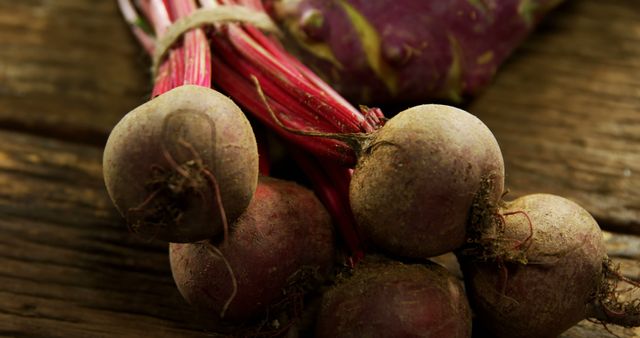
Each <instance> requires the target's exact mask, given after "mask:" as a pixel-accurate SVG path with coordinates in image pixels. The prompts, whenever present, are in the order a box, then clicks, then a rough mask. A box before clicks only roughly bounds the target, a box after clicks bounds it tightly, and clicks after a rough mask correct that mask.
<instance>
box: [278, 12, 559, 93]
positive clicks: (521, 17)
mask: <svg viewBox="0 0 640 338" xmlns="http://www.w3.org/2000/svg"><path fill="white" fill-rule="evenodd" d="M270 2H273V3H274V4H273V8H274V10H273V16H274V17H275V19H276V20H277V21H279V22H280V24H281V26H283V27H284V28H285V30H286V31H287V32H288V33H289V39H288V40H287V41H286V42H287V43H286V45H287V46H288V47H289V49H290V50H291V51H292V52H294V53H295V54H298V55H299V56H300V57H301V59H302V60H303V61H304V63H305V64H307V65H308V66H310V68H312V69H314V70H315V71H316V72H317V73H318V74H319V75H321V76H322V77H323V78H324V79H325V80H326V81H327V82H328V83H329V84H331V85H332V86H333V87H334V88H335V89H337V90H338V92H340V93H341V94H343V95H344V96H346V97H347V98H348V99H350V100H353V101H355V102H357V103H367V104H370V103H376V104H380V103H388V102H407V101H413V102H425V101H429V100H433V99H448V100H453V101H456V102H457V101H459V100H460V99H461V98H462V97H465V96H470V95H473V94H475V93H477V92H478V91H479V90H480V89H481V88H482V87H484V86H486V85H487V84H488V83H489V82H490V80H491V79H492V77H493V75H494V73H495V72H496V70H497V69H498V67H499V66H500V65H501V64H502V62H503V61H504V60H505V59H506V58H507V57H508V56H509V55H510V54H511V52H512V51H513V50H514V49H515V48H516V47H517V46H518V45H519V44H520V43H521V42H522V41H523V40H524V38H525V37H526V36H527V35H528V34H529V32H531V31H532V30H533V28H534V27H535V24H536V23H537V22H538V21H539V20H540V18H542V16H543V15H544V14H545V13H547V12H548V11H550V10H551V9H552V8H554V7H555V6H556V5H557V4H559V3H560V2H561V0H533V1H520V0H494V1H466V0H454V1H452V0H449V1H441V0H419V1H416V0H393V1H390V0H279V1H278V0H271V1H270Z"/></svg>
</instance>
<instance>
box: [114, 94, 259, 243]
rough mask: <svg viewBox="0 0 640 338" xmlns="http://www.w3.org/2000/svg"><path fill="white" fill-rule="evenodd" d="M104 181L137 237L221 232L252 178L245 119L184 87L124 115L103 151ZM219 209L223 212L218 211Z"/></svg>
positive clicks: (252, 185) (248, 193)
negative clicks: (224, 217)
mask: <svg viewBox="0 0 640 338" xmlns="http://www.w3.org/2000/svg"><path fill="white" fill-rule="evenodd" d="M103 168H104V169H103V172H104V180H105V184H106V187H107V191H108V192H109V196H110V197H111V199H112V201H113V203H114V204H115V206H116V208H117V209H118V210H119V211H120V213H121V214H122V215H123V216H124V217H125V218H126V219H127V222H128V223H129V226H130V228H131V229H132V231H133V232H135V233H136V234H139V235H140V236H142V237H146V238H150V237H153V238H159V239H162V240H166V241H170V242H191V241H197V240H203V239H207V238H211V237H215V236H218V235H220V234H221V233H223V231H224V223H225V222H224V220H223V217H222V216H223V214H224V215H225V216H226V218H227V220H228V222H232V221H233V220H235V219H236V218H237V217H238V216H240V214H241V213H242V212H243V211H244V209H245V208H246V207H247V205H249V201H250V200H251V197H252V196H253V193H254V191H255V189H256V184H257V180H258V153H257V146H256V140H255V137H254V135H253V131H252V129H251V125H250V124H249V121H248V120H247V118H246V117H245V116H244V114H243V113H242V111H241V110H240V108H238V106H237V105H236V104H235V103H233V101H231V100H230V99H229V98H227V97H226V96H224V95H222V94H220V93H218V92H217V91H214V90H212V89H210V88H205V87H199V86H193V85H186V86H181V87H178V88H175V89H173V90H171V91H169V92H167V93H164V94H162V95H160V96H158V97H156V98H154V99H152V100H150V101H148V102H146V103H144V104H143V105H141V106H139V107H137V108H136V109H134V110H132V111H131V112H129V113H128V114H127V115H125V116H124V117H123V118H122V120H120V122H118V124H117V125H116V126H115V127H114V128H113V130H112V131H111V134H110V135H109V139H108V141H107V144H106V146H105V150H104V158H103ZM222 210H223V211H222Z"/></svg>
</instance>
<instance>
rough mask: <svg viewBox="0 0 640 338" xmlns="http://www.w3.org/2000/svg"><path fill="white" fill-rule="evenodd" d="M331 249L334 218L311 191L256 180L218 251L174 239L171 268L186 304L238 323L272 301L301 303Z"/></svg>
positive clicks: (325, 266) (327, 267)
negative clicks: (247, 205) (246, 203)
mask: <svg viewBox="0 0 640 338" xmlns="http://www.w3.org/2000/svg"><path fill="white" fill-rule="evenodd" d="M334 250H335V247H334V238H333V228H332V224H331V218H330V216H329V214H328V213H327V211H326V210H325V209H324V207H323V206H322V204H321V203H320V201H318V199H317V198H316V197H315V195H314V194H313V192H311V191H309V190H307V189H305V188H303V187H301V186H298V185H296V184H294V183H290V182H286V181H281V180H276V179H270V178H265V177H261V178H260V182H259V184H258V188H257V190H256V193H255V195H254V198H253V200H252V201H251V204H250V205H249V207H248V208H247V210H246V211H245V213H244V214H242V216H240V218H239V219H238V220H237V222H236V223H235V224H234V225H233V226H232V230H231V233H230V236H229V238H228V239H227V240H226V241H225V242H224V243H222V244H220V245H218V249H217V250H216V252H214V251H211V250H210V247H209V246H208V245H207V244H203V243H193V244H174V243H172V244H171V246H170V258H171V270H172V272H173V277H174V280H175V282H176V285H177V286H178V289H179V290H180V293H181V294H182V295H183V296H184V298H185V299H186V300H187V301H188V302H189V303H190V304H192V305H194V306H197V307H199V308H202V309H204V310H207V311H210V312H213V313H215V315H220V316H222V317H223V318H224V319H225V320H226V321H228V322H240V321H244V320H248V319H250V318H252V317H257V316H260V315H263V314H264V312H265V311H266V310H268V309H269V310H273V309H271V307H272V306H274V304H275V303H277V302H284V303H295V302H299V301H300V299H301V295H302V293H303V292H304V291H305V290H304V289H305V288H306V287H307V286H309V285H311V284H313V283H314V282H315V281H317V280H320V279H322V277H324V276H326V274H327V273H328V272H329V270H330V268H331V265H332V263H333V261H334ZM218 251H219V252H218ZM227 263H228V266H227ZM230 270H231V271H233V273H231V272H230ZM234 283H235V284H236V285H237V288H236V287H234ZM290 305H291V304H290ZM294 305H295V304H294ZM292 306H293V305H292ZM271 313H273V311H271Z"/></svg>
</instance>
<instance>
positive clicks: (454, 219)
mask: <svg viewBox="0 0 640 338" xmlns="http://www.w3.org/2000/svg"><path fill="white" fill-rule="evenodd" d="M557 2H558V1H542V0H540V1H515V0H494V1H448V2H442V1H428V0H425V1H422V2H420V1H409V0H406V1H382V0H372V1H364V0H360V1H357V0H334V1H319V0H309V1H304V0H301V1H300V0H298V1H296V0H293V1H292V0H289V1H284V0H283V1H265V3H262V2H261V1H259V0H222V1H220V2H217V1H215V0H208V1H205V0H202V1H200V2H199V6H198V5H196V3H195V1H194V0H139V1H135V4H133V3H132V2H131V1H128V0H119V5H120V7H121V9H122V13H123V15H124V17H125V19H126V20H127V21H128V22H129V23H130V24H131V27H132V30H133V32H134V34H135V36H136V37H137V38H138V40H139V41H140V43H141V44H142V46H143V47H144V48H145V49H146V50H147V51H148V52H149V54H150V55H152V57H153V67H152V73H153V81H154V88H153V93H152V99H151V100H150V101H148V102H147V103H145V104H143V105H141V106H140V107H138V108H136V109H134V110H133V111H131V112H129V113H128V114H127V115H126V116H124V118H123V119H122V120H121V121H120V122H119V123H118V124H117V125H116V126H115V127H114V129H113V131H112V133H111V135H110V137H109V140H108V142H107V145H106V148H105V151H104V163H103V164H104V177H105V182H106V186H107V189H108V192H109V195H110V196H111V198H112V200H113V202H114V204H115V206H116V207H117V209H118V210H119V211H120V213H121V214H122V215H123V216H124V217H125V218H126V220H127V224H128V225H129V228H130V231H132V232H133V233H135V234H137V235H139V236H141V237H144V238H157V239H161V240H164V241H167V242H170V243H171V244H170V246H169V251H170V260H171V268H172V272H173V277H174V279H175V282H176V284H177V286H178V289H179V290H180V293H181V294H182V295H183V296H184V298H185V299H186V300H187V301H188V302H189V303H190V304H192V305H194V306H196V307H198V308H200V309H202V311H205V312H207V313H209V314H210V315H211V320H212V321H214V322H215V323H216V325H217V327H218V330H217V331H219V332H223V333H228V334H232V335H240V336H288V337H293V336H316V337H409V336H410V337H470V336H471V335H472V318H475V319H477V320H475V321H474V322H476V323H479V325H482V326H483V327H484V330H486V331H487V332H490V333H491V335H493V336H496V337H555V336H557V335H558V334H560V333H561V332H563V331H564V330H566V329H568V328H569V327H571V326H572V325H574V324H575V323H577V322H578V321H580V320H582V319H584V318H594V319H595V320H598V321H602V322H609V323H614V324H619V325H625V326H636V325H640V303H639V302H638V301H628V302H623V301H621V300H620V299H619V298H618V291H617V289H616V286H617V283H618V282H620V281H624V282H628V283H631V284H634V283H635V282H633V281H630V280H627V279H625V278H624V277H623V276H621V274H619V273H618V272H617V270H616V268H615V267H614V266H612V264H611V262H610V261H609V259H608V258H607V255H606V251H605V248H604V244H603V236H602V233H601V231H600V229H599V227H598V225H597V223H596V222H595V221H594V219H593V218H592V217H591V216H590V215H589V213H588V212H586V211H585V210H584V209H582V208H581V207H580V206H578V205H577V204H575V203H573V202H571V201H569V200H567V199H564V198H561V197H558V196H553V195H546V194H535V195H528V196H523V197H520V198H518V199H516V200H514V201H510V202H507V201H504V200H503V196H504V193H505V189H504V176H505V173H504V163H503V158H502V154H501V152H500V148H499V146H498V142H497V141H496V139H495V138H494V136H493V134H492V133H491V131H490V130H489V129H488V128H487V127H486V126H485V125H484V124H483V123H482V121H480V120H479V119H478V118H476V117H475V116H473V115H471V114H469V113H467V112H465V111H463V110H461V109H458V108H454V107H452V106H448V105H441V104H424V105H418V106H414V107H412V108H409V109H405V110H403V111H401V112H399V113H397V114H395V116H394V117H393V118H391V119H387V118H385V116H384V115H383V113H382V111H381V110H380V109H377V108H369V107H365V106H360V107H359V109H356V108H354V107H353V106H351V105H350V104H349V103H348V101H347V100H346V99H344V98H342V97H341V96H340V95H339V94H338V93H337V92H336V91H334V89H332V87H330V86H329V85H328V84H326V83H325V82H324V80H323V79H321V77H319V76H317V75H315V74H314V73H313V72H312V71H311V70H309V69H308V68H307V67H306V66H304V65H303V64H302V63H301V62H300V61H298V59H296V58H295V57H293V56H292V55H291V54H289V53H288V52H287V51H286V50H285V49H284V48H283V47H282V45H281V44H280V42H279V40H278V38H281V39H282V40H286V41H289V42H292V44H297V46H296V47H292V48H293V49H294V50H297V51H298V52H300V53H302V55H304V53H307V56H309V55H310V56H311V57H316V58H317V60H316V61H308V62H309V63H310V64H314V69H318V71H319V72H322V73H323V75H324V76H323V77H324V78H326V79H331V77H332V76H331V75H327V74H331V73H333V74H335V73H338V74H342V75H338V76H337V78H336V79H334V80H336V81H333V83H334V84H335V85H336V88H339V89H340V90H341V91H342V92H345V93H347V95H349V97H350V98H352V99H354V98H355V99H357V100H363V101H361V102H365V101H364V100H366V101H367V102H373V101H376V100H380V101H383V100H387V101H392V102H399V101H402V100H403V98H404V99H406V100H411V101H414V100H430V99H442V98H448V99H451V100H456V99H462V98H463V97H465V96H468V95H471V94H473V93H474V92H475V91H476V90H477V89H478V88H480V87H481V86H482V85H484V84H486V83H487V82H488V81H489V79H490V77H491V75H492V74H493V72H494V71H495V70H496V68H497V66H498V65H499V64H500V63H501V62H502V61H503V60H504V59H505V58H506V57H507V55H508V54H509V53H510V52H511V50H512V49H513V48H514V47H515V46H516V45H517V43H519V42H520V40H522V38H523V37H524V36H525V35H526V33H527V32H529V31H530V30H531V28H532V27H533V25H534V24H535V22H536V21H537V20H538V19H539V18H540V17H541V16H542V14H543V13H544V12H545V11H547V10H548V9H550V8H551V7H553V6H554V5H555V4H556V3H557ZM416 3H419V4H416ZM385 11H388V12H387V14H386V16H384V15H383V14H384V13H385ZM394 13H395V14H394ZM269 14H271V15H272V16H273V17H275V18H276V19H277V21H278V22H279V23H281V25H280V27H285V28H286V32H284V33H283V32H282V31H280V29H279V28H278V25H277V24H275V23H274V22H273V21H272V19H271V17H270V16H269ZM375 15H377V16H378V17H379V18H383V19H380V20H377V21H375V20H372V19H371V17H372V16H375ZM394 15H400V16H403V17H406V19H402V20H398V17H396V18H395V19H394V20H395V22H394V20H392V19H393V18H394ZM465 23H466V24H465ZM447 25H448V26H447ZM416 27H421V28H420V29H416ZM425 27H426V28H425ZM438 32H439V33H438ZM487 37H493V39H494V40H491V39H488V38H487ZM483 39H484V40H485V41H482V40H483ZM496 39H497V40H496ZM480 42H483V43H484V44H481V43H480ZM350 46H352V47H353V48H351V49H350V48H349V47H350ZM314 62H317V64H316V63H314ZM212 81H213V83H212ZM356 81H361V83H362V84H361V85H360V86H358V85H357V84H356ZM221 93H224V94H221ZM403 93H406V96H403ZM227 95H228V96H227ZM236 103H238V104H239V105H240V106H241V107H242V108H243V110H244V112H246V113H248V114H249V116H248V117H247V116H245V115H244V113H243V110H241V109H240V108H239V107H238V105H236ZM249 119H251V120H249ZM282 153H286V157H285V158H286V159H287V161H289V160H290V161H292V163H287V165H288V166H289V167H290V168H294V170H299V171H300V172H302V173H304V174H305V177H306V178H305V179H304V180H303V182H305V185H306V186H308V187H305V186H302V185H299V184H297V183H293V182H291V181H286V180H283V179H276V178H272V177H269V175H270V174H271V173H272V171H271V169H272V164H273V163H274V162H275V160H274V159H276V158H279V157H280V158H282V155H281V154H282ZM449 252H454V253H455V254H456V256H457V258H458V261H459V263H460V267H461V268H462V271H463V274H464V281H462V280H460V279H459V278H457V277H455V276H454V275H452V274H451V273H450V272H449V271H448V270H447V269H445V268H444V267H442V266H440V265H438V264H436V263H433V262H431V261H429V260H428V259H429V258H432V257H435V256H438V255H442V254H445V253H449ZM634 285H635V286H636V287H637V286H638V285H637V284H634ZM483 332H484V331H483Z"/></svg>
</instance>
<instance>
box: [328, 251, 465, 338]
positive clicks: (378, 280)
mask: <svg viewBox="0 0 640 338" xmlns="http://www.w3.org/2000/svg"><path fill="white" fill-rule="evenodd" d="M470 336H471V310H470V308H469V304H468V302H467V299H466V297H465V294H464V290H463V289H462V283H461V282H460V281H459V280H458V279H457V278H455V277H454V276H453V275H451V274H450V273H449V272H448V271H447V270H446V269H445V268H443V267H441V266H439V265H437V264H434V263H430V262H429V263H427V264H424V265H420V264H411V265H405V264H402V263H399V262H392V261H386V262H371V261H367V260H366V259H365V261H363V262H361V263H360V265H358V267H356V269H355V272H354V275H353V276H351V277H349V278H347V279H346V280H344V281H342V282H340V283H339V284H338V285H337V286H335V287H334V288H333V289H331V290H329V291H327V292H325V294H324V296H323V300H322V307H321V309H320V314H319V318H318V322H317V325H316V337H318V338H329V337H331V338H332V337H342V338H348V337H354V338H355V337H451V338H464V337H470Z"/></svg>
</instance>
